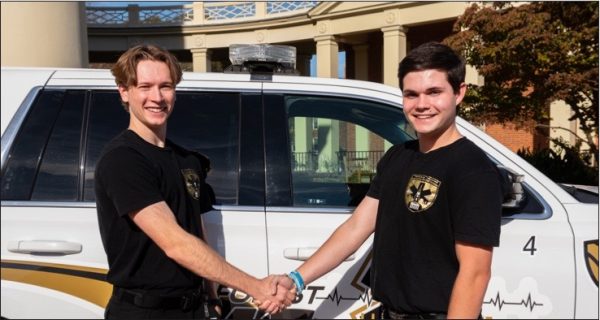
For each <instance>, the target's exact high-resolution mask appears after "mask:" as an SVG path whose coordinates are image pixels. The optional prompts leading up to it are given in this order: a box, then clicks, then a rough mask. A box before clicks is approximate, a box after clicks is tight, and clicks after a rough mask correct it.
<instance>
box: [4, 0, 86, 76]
mask: <svg viewBox="0 0 600 320" xmlns="http://www.w3.org/2000/svg"><path fill="white" fill-rule="evenodd" d="M1 6H2V7H1V10H0V11H1V13H2V17H1V23H2V27H1V29H2V35H1V36H0V38H1V41H2V43H1V45H0V46H1V48H2V49H1V50H2V52H1V58H2V62H1V64H2V66H24V67H67V68H81V67H88V66H89V60H88V46H87V22H86V16H85V2H7V1H2V3H1Z"/></svg>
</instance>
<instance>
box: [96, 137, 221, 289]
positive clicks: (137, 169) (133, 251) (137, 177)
mask: <svg viewBox="0 0 600 320" xmlns="http://www.w3.org/2000/svg"><path fill="white" fill-rule="evenodd" d="M201 159H202V156H201V155H199V154H198V153H194V152H190V151H188V150H185V149H183V148H181V147H179V146H177V145H175V144H173V143H172V142H170V141H168V140H167V142H166V145H165V147H164V148H160V147H157V146H155V145H153V144H150V143H148V142H146V141H145V140H143V139H142V138H141V137H139V136H138V135H137V134H136V133H134V132H133V131H130V130H126V131H124V132H123V133H121V134H120V135H118V136H117V137H116V138H114V139H113V140H112V141H111V142H110V143H108V145H107V146H106V147H105V149H104V150H103V153H102V155H101V157H100V160H99V161H98V164H97V166H96V173H95V182H96V186H95V187H96V190H95V191H96V204H97V211H98V221H99V225H100V235H101V237H102V243H103V245H104V250H105V251H106V254H107V257H108V264H109V271H108V275H107V278H108V282H110V283H112V284H113V285H115V286H118V287H122V288H128V289H143V290H148V291H151V293H152V294H155V295H176V294H180V293H183V292H185V291H189V290H191V289H194V288H198V286H199V285H200V284H201V281H202V279H201V278H200V277H198V276H197V275H195V274H193V273H192V272H190V271H189V270H187V269H185V268H183V267H182V266H180V265H178V264H177V263H176V262H175V261H173V260H171V259H170V258H169V257H167V255H166V254H165V253H164V252H163V251H162V250H161V249H160V248H159V247H158V246H157V245H156V244H155V243H154V242H153V241H152V240H151V239H150V238H149V237H148V236H147V235H146V234H145V233H144V232H142V231H141V230H140V229H139V228H138V227H137V225H136V224H135V223H134V222H133V221H132V220H131V218H130V217H129V213H131V212H135V211H138V210H140V209H143V208H145V207H147V206H149V205H152V204H154V203H158V202H160V201H165V202H166V203H167V205H168V206H169V208H171V210H172V211H173V213H174V214H175V218H176V220H177V223H178V224H179V225H180V226H181V227H182V228H183V229H184V230H186V231H187V232H189V233H191V234H193V235H195V236H197V237H202V229H201V221H200V214H202V213H204V212H206V211H209V210H210V209H211V203H210V200H209V197H208V196H209V193H208V192H207V191H206V190H207V187H206V184H205V170H204V168H203V167H202V165H201Z"/></svg>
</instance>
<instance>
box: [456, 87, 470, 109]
mask: <svg viewBox="0 0 600 320" xmlns="http://www.w3.org/2000/svg"><path fill="white" fill-rule="evenodd" d="M466 93H467V84H465V83H464V82H463V83H461V84H460V86H459V87H458V92H457V93H456V105H459V104H460V103H461V102H462V101H463V99H464V98H465V94H466Z"/></svg>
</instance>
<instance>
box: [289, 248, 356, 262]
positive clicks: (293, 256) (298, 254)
mask: <svg viewBox="0 0 600 320" xmlns="http://www.w3.org/2000/svg"><path fill="white" fill-rule="evenodd" d="M317 249H319V248H315V247H306V248H285V249H283V256H284V257H285V258H286V259H290V260H299V261H306V260H308V258H310V256H312V255H313V254H314V253H315V252H316V251H317ZM352 260H354V254H351V255H350V256H349V257H348V258H346V260H344V261H352Z"/></svg>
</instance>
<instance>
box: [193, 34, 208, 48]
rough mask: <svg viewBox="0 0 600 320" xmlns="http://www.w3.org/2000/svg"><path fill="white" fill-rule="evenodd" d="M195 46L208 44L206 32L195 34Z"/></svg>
mask: <svg viewBox="0 0 600 320" xmlns="http://www.w3.org/2000/svg"><path fill="white" fill-rule="evenodd" d="M192 39H193V40H192V41H193V43H194V47H196V48H202V47H205V46H206V35H205V34H197V35H194V36H193V38H192Z"/></svg>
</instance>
